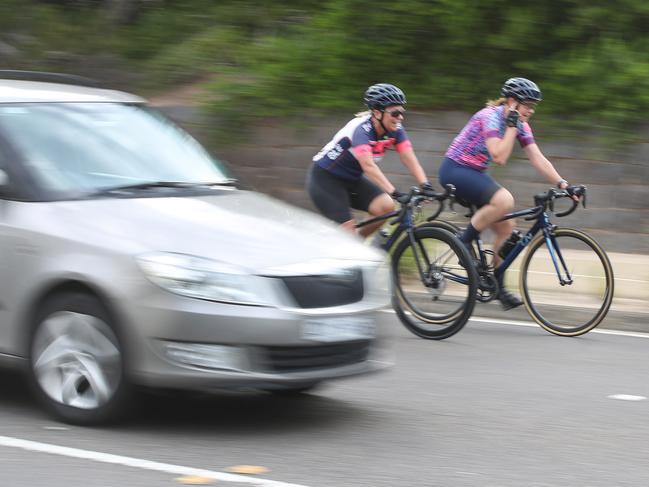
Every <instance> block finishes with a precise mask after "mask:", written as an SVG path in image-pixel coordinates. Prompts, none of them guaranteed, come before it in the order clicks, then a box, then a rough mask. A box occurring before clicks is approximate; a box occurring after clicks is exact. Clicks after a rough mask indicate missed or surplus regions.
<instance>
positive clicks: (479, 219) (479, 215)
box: [472, 187, 523, 310]
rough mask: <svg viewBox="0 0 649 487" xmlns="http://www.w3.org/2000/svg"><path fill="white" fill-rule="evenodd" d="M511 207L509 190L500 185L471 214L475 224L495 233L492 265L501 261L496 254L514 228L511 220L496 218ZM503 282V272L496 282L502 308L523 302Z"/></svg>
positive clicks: (507, 211) (512, 204) (512, 202)
mask: <svg viewBox="0 0 649 487" xmlns="http://www.w3.org/2000/svg"><path fill="white" fill-rule="evenodd" d="M513 208H514V197H513V196H512V194H511V193H510V192H509V191H507V190H506V189H505V188H502V187H501V188H500V189H499V190H498V191H497V192H496V193H495V194H494V195H493V196H492V197H491V199H490V200H489V203H487V204H486V205H484V206H483V207H482V208H480V209H479V210H478V211H476V213H475V215H473V219H475V221H476V223H475V224H476V225H478V226H483V225H486V226H489V227H491V228H492V229H493V230H494V232H495V234H496V236H495V240H494V265H496V266H497V265H498V264H500V262H501V261H502V259H501V258H500V257H499V256H498V250H499V249H500V247H501V246H502V244H503V243H504V242H505V240H507V238H508V237H509V236H510V235H511V233H512V230H513V229H514V221H513V220H505V221H498V220H499V219H500V218H502V217H503V216H505V215H506V214H507V213H509V212H511V211H512V210H513ZM473 219H472V221H473ZM503 282H504V273H502V274H498V284H499V286H500V292H499V294H498V299H499V300H500V302H501V304H502V305H503V308H505V310H508V309H511V308H515V307H517V306H520V305H521V304H523V301H522V300H521V299H520V298H519V297H518V296H516V295H515V294H513V293H512V292H510V291H509V290H508V289H507V288H505V286H504V285H503Z"/></svg>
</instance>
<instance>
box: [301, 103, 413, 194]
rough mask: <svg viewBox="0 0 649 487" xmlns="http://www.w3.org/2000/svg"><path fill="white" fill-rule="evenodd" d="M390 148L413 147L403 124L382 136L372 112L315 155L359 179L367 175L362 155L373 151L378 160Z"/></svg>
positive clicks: (333, 168)
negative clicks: (378, 131) (363, 167)
mask: <svg viewBox="0 0 649 487" xmlns="http://www.w3.org/2000/svg"><path fill="white" fill-rule="evenodd" d="M390 147H394V148H395V149H396V151H397V152H401V151H403V150H405V149H409V148H411V147H412V144H411V143H410V140H409V139H408V136H407V135H406V131H405V130H404V129H403V128H402V127H399V129H397V130H396V131H395V132H388V133H386V134H385V135H383V136H382V137H379V136H378V135H377V133H376V130H375V129H374V126H373V125H372V121H371V117H370V116H369V115H368V116H362V117H356V118H354V119H353V120H350V121H349V122H348V123H347V125H345V126H344V127H343V128H342V129H340V130H339V131H338V133H336V135H334V137H333V139H331V141H330V142H329V143H328V144H327V145H325V146H324V147H323V148H322V150H321V151H320V152H318V153H317V154H316V155H315V156H313V162H315V163H316V164H317V165H318V166H320V167H321V168H323V169H326V170H327V171H330V172H331V173H333V174H335V175H336V176H339V177H341V178H343V179H347V180H350V181H356V180H358V179H360V177H361V176H362V175H363V169H362V168H361V165H360V164H359V162H358V158H359V157H361V156H362V155H363V154H372V156H373V158H374V162H379V161H380V160H381V159H382V158H383V156H384V155H385V151H386V149H388V148H390Z"/></svg>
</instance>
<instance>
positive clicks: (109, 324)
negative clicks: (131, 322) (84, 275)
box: [29, 292, 131, 425]
mask: <svg viewBox="0 0 649 487" xmlns="http://www.w3.org/2000/svg"><path fill="white" fill-rule="evenodd" d="M32 329H33V332H32V335H31V340H30V347H29V352H30V353H29V375H30V382H31V385H32V388H33V390H34V391H35V394H36V396H37V397H38V399H39V400H40V402H41V403H43V404H44V405H45V407H46V408H47V409H48V410H49V411H50V412H51V413H53V414H54V415H55V416H56V417H58V418H59V419H61V420H62V421H64V422H66V423H71V424H78V425H97V424H103V423H106V422H110V421H114V420H116V419H118V418H120V417H122V416H123V414H124V413H125V412H126V407H127V405H128V400H129V398H130V397H131V387H130V385H129V384H128V381H127V379H126V377H125V370H124V369H125V368H124V349H123V346H122V343H121V342H120V340H119V338H118V334H117V330H116V328H115V322H114V320H113V318H112V317H111V314H110V313H109V311H108V310H107V309H106V306H104V305H103V303H102V302H101V301H100V300H99V299H98V298H96V297H95V296H92V295H90V294H85V293H77V292H70V293H63V294H57V295H54V296H51V297H50V298H48V299H46V300H45V301H44V302H43V303H42V304H41V305H40V306H39V308H38V311H37V313H36V316H35V319H34V322H33V328H32Z"/></svg>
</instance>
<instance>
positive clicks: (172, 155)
mask: <svg viewBox="0 0 649 487" xmlns="http://www.w3.org/2000/svg"><path fill="white" fill-rule="evenodd" d="M0 128H1V129H2V130H3V132H4V133H5V135H7V136H8V138H9V139H10V141H11V142H12V143H13V144H14V145H15V146H16V147H17V148H18V150H19V151H20V152H21V154H22V155H23V157H24V159H25V161H26V164H27V166H28V169H29V171H30V172H31V173H32V174H33V175H34V177H35V178H36V179H37V181H38V182H39V183H40V185H42V186H43V187H44V188H45V189H47V190H50V191H55V192H62V193H80V192H81V193H95V192H100V191H102V190H107V189H110V188H114V187H119V186H131V185H133V186H135V185H139V184H143V185H145V184H146V183H159V182H165V181H169V182H175V183H219V182H226V183H227V182H228V181H229V180H230V176H229V174H228V172H227V170H226V169H225V168H224V167H223V166H222V165H221V164H220V163H219V162H218V161H217V160H215V159H214V158H213V157H211V156H210V155H209V154H208V153H207V152H206V151H205V149H203V147H202V146H201V145H200V144H199V143H198V142H197V141H196V140H194V139H193V138H192V137H191V136H190V135H188V134H187V133H186V132H184V131H183V130H181V129H180V128H178V127H177V126H175V125H174V124H172V123H171V122H170V121H168V120H166V119H165V118H164V117H162V116H161V115H159V114H157V113H156V112H155V111H152V110H149V109H147V108H145V107H142V106H138V105H126V104H120V103H38V104H36V103H35V104H20V105H5V106H0Z"/></svg>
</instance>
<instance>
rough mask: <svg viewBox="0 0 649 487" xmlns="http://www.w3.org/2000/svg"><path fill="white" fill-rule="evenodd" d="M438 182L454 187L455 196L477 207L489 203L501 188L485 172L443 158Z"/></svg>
mask: <svg viewBox="0 0 649 487" xmlns="http://www.w3.org/2000/svg"><path fill="white" fill-rule="evenodd" d="M439 182H440V183H441V184H442V185H445V184H452V185H453V186H455V195H456V196H457V197H458V198H460V199H463V200H465V201H467V202H469V203H473V204H474V205H476V206H477V207H481V206H484V205H486V204H487V203H489V201H491V198H492V197H493V195H494V194H496V192H497V191H498V190H499V189H500V188H502V186H501V185H500V184H498V183H497V182H496V181H494V179H493V178H492V177H491V176H490V175H489V174H487V173H486V172H483V171H479V170H477V169H473V168H470V167H468V166H463V165H462V164H458V163H457V162H455V161H454V160H453V159H449V158H448V157H446V158H444V160H443V161H442V164H441V166H440V167H439Z"/></svg>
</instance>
